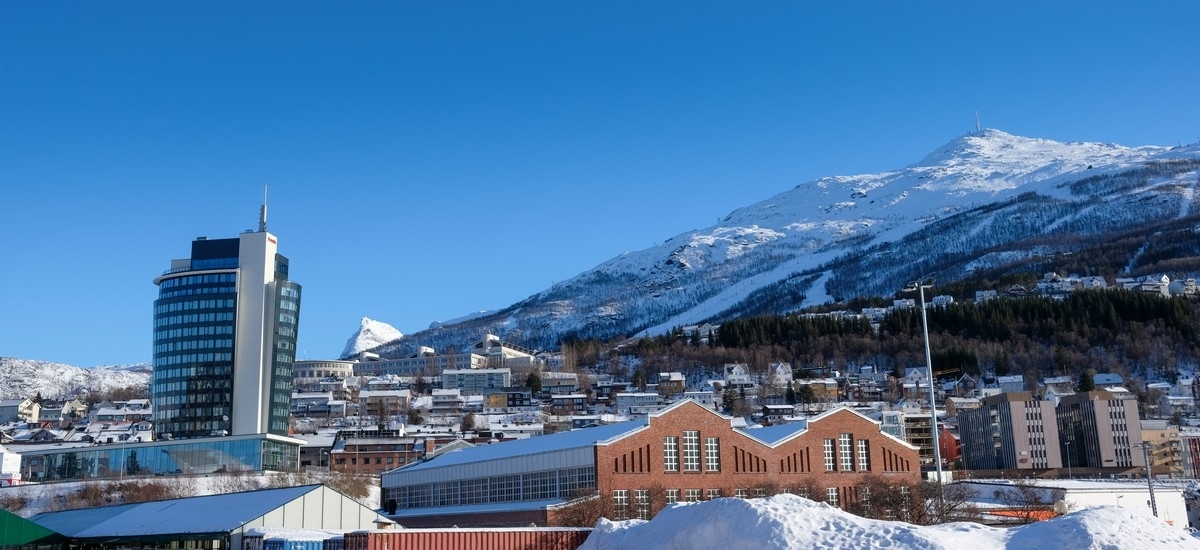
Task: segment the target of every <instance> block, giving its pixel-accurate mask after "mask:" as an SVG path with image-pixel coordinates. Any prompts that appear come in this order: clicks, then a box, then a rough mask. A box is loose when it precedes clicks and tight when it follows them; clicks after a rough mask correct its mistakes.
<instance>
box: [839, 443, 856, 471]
mask: <svg viewBox="0 0 1200 550" xmlns="http://www.w3.org/2000/svg"><path fill="white" fill-rule="evenodd" d="M838 456H839V457H840V458H841V459H842V461H841V462H842V471H843V472H853V471H854V455H853V453H852V450H851V447H850V434H841V435H839V436H838Z"/></svg>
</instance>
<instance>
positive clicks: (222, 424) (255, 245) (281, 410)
mask: <svg viewBox="0 0 1200 550" xmlns="http://www.w3.org/2000/svg"><path fill="white" fill-rule="evenodd" d="M249 236H252V237H262V235H261V234H251V235H249ZM245 237H247V235H245V234H244V235H243V237H242V238H245ZM242 238H236V239H212V240H209V239H197V240H196V241H193V242H192V255H191V257H190V258H189V259H187V260H177V261H175V262H173V266H172V268H171V269H170V270H168V271H167V273H165V274H164V275H163V276H161V277H159V278H158V279H156V281H155V282H156V283H157V284H158V287H159V292H158V299H157V300H155V301H154V354H153V364H154V378H153V387H152V394H153V403H154V417H153V420H154V434H155V439H194V438H201V437H213V436H225V435H230V434H235V430H234V426H235V425H239V424H237V423H235V421H234V418H233V416H234V401H235V399H244V398H249V399H260V398H258V397H256V396H258V395H260V394H258V391H259V390H258V389H257V388H252V387H245V388H241V389H239V388H237V387H235V380H237V379H238V376H242V378H241V379H242V380H246V379H247V378H246V375H245V374H241V375H239V374H237V373H239V372H243V373H244V372H246V369H252V370H253V371H257V372H259V374H258V375H257V376H251V377H250V378H249V379H250V380H254V379H259V380H262V381H263V382H265V383H266V384H267V385H268V388H267V392H266V394H265V395H264V396H263V397H265V398H266V400H267V401H266V402H265V403H262V404H261V405H259V412H258V413H257V414H258V415H259V417H258V418H260V419H261V420H257V421H255V423H258V426H259V427H258V428H257V429H254V428H253V426H254V423H250V424H249V426H247V424H245V420H246V419H245V418H242V419H241V420H239V421H238V423H241V424H240V425H241V426H242V427H241V428H239V430H240V431H238V432H236V433H237V434H247V433H253V432H254V431H261V432H264V433H270V434H275V435H287V432H288V407H289V405H290V402H291V393H292V367H293V363H294V362H295V359H296V335H297V329H298V327H299V320H300V290H301V289H300V285H299V284H297V283H295V282H293V281H290V280H288V259H287V258H286V257H284V256H282V255H280V254H273V250H274V249H273V248H269V247H268V245H267V243H268V242H269V243H271V244H272V245H273V244H274V242H275V240H274V237H273V236H270V235H269V234H268V235H266V236H265V238H254V239H250V240H248V241H247V242H246V243H243V242H242ZM243 246H244V247H245V250H249V251H251V253H250V254H249V256H251V257H248V258H241V257H239V255H240V254H242V253H243ZM259 254H262V255H259ZM260 270H261V271H260ZM246 273H257V275H246ZM264 275H265V280H266V281H267V282H265V283H264V282H260V281H261V279H258V280H257V281H255V280H251V279H257V278H258V277H259V276H264ZM246 300H251V301H250V302H248V303H249V304H256V306H255V307H257V308H258V309H257V310H255V309H254V308H251V309H250V311H263V316H262V319H261V321H259V320H258V319H257V313H255V314H253V315H247V318H246V319H242V320H239V318H238V312H239V310H242V311H245V309H244V308H245V307H246V304H244V303H242V302H244V301H246ZM263 308H265V311H264V310H263ZM250 319H254V320H253V321H251V320H250ZM239 321H241V322H243V323H256V324H261V326H242V327H241V328H240V329H239ZM239 333H240V334H242V335H246V334H253V335H255V337H254V340H255V341H251V342H243V346H246V348H245V349H242V350H241V357H242V359H241V360H240V361H239V360H238V359H237V358H238V357H239V342H238V335H239ZM257 335H261V338H262V341H261V342H260V341H257V340H258V336H257ZM259 345H262V346H265V347H264V348H262V359H260V360H258V361H246V359H245V358H246V357H247V356H250V357H255V356H257V355H258V354H257V353H256V352H255V351H253V350H254V349H256V348H255V346H259ZM243 362H244V363H246V364H241V363H243ZM239 395H241V396H242V397H238V396H239ZM247 402H249V403H254V402H255V401H239V403H247ZM241 406H244V405H241ZM251 406H253V405H251ZM263 409H265V410H263ZM239 414H244V413H239Z"/></svg>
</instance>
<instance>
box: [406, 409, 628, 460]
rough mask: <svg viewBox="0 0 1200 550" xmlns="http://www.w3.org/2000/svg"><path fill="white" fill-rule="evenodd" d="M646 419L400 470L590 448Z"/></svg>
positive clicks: (510, 443) (441, 457)
mask: <svg viewBox="0 0 1200 550" xmlns="http://www.w3.org/2000/svg"><path fill="white" fill-rule="evenodd" d="M648 425H649V424H648V421H647V419H639V420H631V421H629V422H621V423H619V424H608V425H602V426H595V427H592V428H581V429H578V430H571V431H569V432H559V433H555V434H550V435H543V436H539V437H531V438H528V439H517V440H513V441H505V442H503V443H493V444H491V445H480V446H478V447H471V448H469V449H462V450H457V451H451V452H448V453H445V454H442V455H438V456H437V457H436V458H434V459H431V460H427V461H425V462H417V463H414V464H411V465H408V466H404V467H402V468H400V470H402V471H405V472H411V471H416V470H423V469H426V468H443V467H446V466H452V465H456V464H470V463H474V462H488V461H491V460H498V459H501V458H510V457H515V456H523V455H533V454H538V453H545V452H551V451H560V450H564V449H571V448H577V447H591V446H593V445H595V444H596V443H599V442H601V441H607V440H609V439H612V438H614V437H617V436H620V435H623V434H625V433H626V432H629V431H632V430H636V429H640V428H643V427H645V426H648Z"/></svg>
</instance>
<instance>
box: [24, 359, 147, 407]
mask: <svg viewBox="0 0 1200 550" xmlns="http://www.w3.org/2000/svg"><path fill="white" fill-rule="evenodd" d="M150 375H151V367H150V364H149V363H142V364H137V365H119V366H98V367H93V368H90V369H85V368H81V367H74V366H71V365H64V364H62V363H51V362H49V361H33V360H28V359H15V358H12V357H0V399H24V398H27V397H33V396H35V395H37V394H39V393H40V394H41V395H42V397H44V398H46V399H53V400H62V399H68V398H71V397H76V396H79V395H82V394H85V393H87V392H89V391H108V390H115V389H120V388H127V387H145V388H149V386H150Z"/></svg>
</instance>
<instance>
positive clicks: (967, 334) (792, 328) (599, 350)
mask: <svg viewBox="0 0 1200 550" xmlns="http://www.w3.org/2000/svg"><path fill="white" fill-rule="evenodd" d="M927 313H928V322H929V340H930V348H931V350H932V353H931V355H932V362H933V369H934V371H935V372H936V373H938V376H939V378H949V377H958V376H960V375H962V374H970V375H980V374H989V375H997V376H1002V375H1011V374H1021V375H1025V376H1026V378H1027V379H1029V380H1037V379H1041V378H1044V377H1046V376H1061V375H1067V376H1073V377H1079V376H1080V375H1081V374H1083V373H1085V372H1089V371H1090V372H1098V373H1116V374H1120V375H1122V376H1123V377H1125V378H1126V379H1127V380H1132V381H1142V382H1145V381H1158V380H1162V381H1168V382H1174V381H1175V380H1176V379H1177V378H1178V376H1179V371H1180V370H1193V369H1196V367H1197V366H1200V342H1198V341H1197V327H1200V315H1198V313H1197V310H1196V307H1195V304H1194V303H1193V302H1192V301H1191V300H1190V299H1188V298H1184V297H1172V298H1164V297H1161V296H1159V295H1154V294H1147V293H1140V292H1132V291H1126V290H1114V289H1107V290H1086V291H1078V292H1073V293H1070V294H1068V295H1066V296H1063V297H1061V298H1049V297H1040V296H1038V297H1020V298H1009V297H1000V298H995V299H990V300H987V301H984V302H981V303H971V302H954V303H951V304H949V305H946V306H940V307H930V308H929V309H928V310H927ZM704 336H706V335H692V336H690V337H689V336H685V335H684V333H683V331H682V329H676V330H674V331H672V332H671V333H670V334H667V335H664V336H660V337H655V338H644V339H642V340H640V341H638V342H637V343H636V344H635V345H630V346H625V347H623V348H622V349H621V351H620V352H619V353H606V352H605V351H604V350H605V347H604V346H602V345H599V344H598V343H595V342H584V341H574V342H565V343H564V344H563V349H564V351H565V352H567V353H568V355H569V356H571V357H572V359H573V361H577V362H578V364H580V365H588V364H596V365H601V366H608V367H610V370H617V371H620V370H631V369H627V368H626V367H624V366H623V365H621V364H620V362H621V360H620V359H619V357H620V356H622V355H624V356H633V357H636V358H637V361H636V363H638V365H639V366H640V367H641V368H643V369H645V371H646V372H651V373H652V372H656V371H660V370H668V369H669V370H683V371H686V370H688V369H690V368H707V369H710V370H711V369H713V368H717V369H719V368H720V366H721V365H723V364H725V363H733V362H739V363H745V364H748V365H749V366H750V369H751V371H752V372H759V373H761V372H764V371H765V369H766V368H767V366H768V365H769V364H770V363H774V362H780V361H786V362H790V363H791V364H792V367H793V369H794V370H795V371H796V373H797V375H798V376H804V375H805V374H811V375H814V376H821V375H825V374H827V373H828V372H830V371H831V370H837V371H844V370H845V369H847V368H850V367H854V366H861V365H874V366H875V367H876V368H877V369H882V370H885V371H892V372H894V373H897V374H901V373H903V371H904V369H905V368H907V367H920V366H923V365H924V362H925V357H924V340H923V338H922V332H921V317H920V311H919V309H916V308H912V309H900V310H894V311H892V312H890V313H888V314H887V315H886V316H884V317H883V319H882V321H880V322H879V323H878V324H877V325H872V324H871V323H870V322H868V321H867V320H866V319H865V318H863V317H860V316H845V317H841V318H838V317H831V316H816V315H803V314H789V315H761V316H755V317H747V318H743V319H736V320H731V321H728V322H725V323H723V324H722V325H721V326H720V330H719V331H718V334H717V335H716V337H715V338H713V339H712V340H711V341H708V342H705V341H704V340H705V338H704ZM611 367H616V368H615V369H613V368H611ZM1142 385H1144V384H1142ZM1130 389H1131V390H1134V391H1138V390H1139V387H1138V385H1134V387H1131V388H1130Z"/></svg>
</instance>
